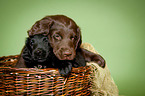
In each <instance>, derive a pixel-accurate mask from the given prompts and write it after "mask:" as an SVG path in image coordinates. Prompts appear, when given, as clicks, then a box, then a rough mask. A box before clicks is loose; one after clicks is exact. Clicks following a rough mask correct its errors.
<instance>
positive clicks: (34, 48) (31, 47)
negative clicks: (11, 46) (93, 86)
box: [22, 35, 50, 62]
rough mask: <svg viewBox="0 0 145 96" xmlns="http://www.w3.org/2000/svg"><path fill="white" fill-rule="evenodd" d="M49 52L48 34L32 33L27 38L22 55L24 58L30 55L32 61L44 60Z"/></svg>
mask: <svg viewBox="0 0 145 96" xmlns="http://www.w3.org/2000/svg"><path fill="white" fill-rule="evenodd" d="M49 52H50V45H49V41H48V36H44V35H34V36H30V37H28V38H27V40H26V45H25V48H24V51H23V53H22V56H23V58H24V59H25V60H27V59H28V57H29V58H30V57H31V59H32V60H34V61H37V62H44V61H45V60H46V59H47V58H48V56H49Z"/></svg>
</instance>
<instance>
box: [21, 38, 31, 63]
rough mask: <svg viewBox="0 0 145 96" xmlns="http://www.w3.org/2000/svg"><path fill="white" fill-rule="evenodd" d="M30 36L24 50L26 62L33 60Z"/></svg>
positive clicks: (23, 55) (23, 54)
mask: <svg viewBox="0 0 145 96" xmlns="http://www.w3.org/2000/svg"><path fill="white" fill-rule="evenodd" d="M29 41H30V40H29V38H27V39H26V43H25V46H24V49H23V52H22V57H23V59H24V60H25V61H26V62H30V61H32V57H31V53H30V50H31V49H30V45H29Z"/></svg>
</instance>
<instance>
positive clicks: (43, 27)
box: [28, 18, 53, 36]
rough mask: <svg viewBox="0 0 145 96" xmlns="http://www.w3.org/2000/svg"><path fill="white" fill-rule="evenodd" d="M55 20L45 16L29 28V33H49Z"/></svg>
mask: <svg viewBox="0 0 145 96" xmlns="http://www.w3.org/2000/svg"><path fill="white" fill-rule="evenodd" d="M52 24H53V22H52V21H51V20H49V19H48V18H43V19H41V20H39V21H37V22H36V23H35V24H34V25H33V26H32V28H31V29H30V30H28V35H29V36H33V35H36V34H43V35H48V34H49V30H50V27H51V26H52Z"/></svg>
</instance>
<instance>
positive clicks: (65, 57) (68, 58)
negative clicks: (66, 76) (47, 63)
mask: <svg viewBox="0 0 145 96" xmlns="http://www.w3.org/2000/svg"><path fill="white" fill-rule="evenodd" d="M56 57H57V58H58V59H59V60H74V58H75V55H71V56H63V55H59V54H56Z"/></svg>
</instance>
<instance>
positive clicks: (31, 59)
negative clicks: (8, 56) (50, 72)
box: [16, 34, 86, 76]
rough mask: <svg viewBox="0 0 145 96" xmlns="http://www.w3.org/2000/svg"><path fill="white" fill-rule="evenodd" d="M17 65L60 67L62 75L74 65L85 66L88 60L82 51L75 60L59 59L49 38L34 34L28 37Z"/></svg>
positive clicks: (67, 72) (66, 73) (65, 74)
mask: <svg viewBox="0 0 145 96" xmlns="http://www.w3.org/2000/svg"><path fill="white" fill-rule="evenodd" d="M20 57H22V58H20V59H19V60H18V63H17V64H16V67H17V68H19V67H26V68H34V67H37V68H58V70H59V72H60V74H61V75H62V76H67V75H68V74H69V72H70V71H71V70H72V67H81V66H85V65H86V62H85V59H84V57H83V56H82V55H81V53H80V52H77V53H76V58H75V59H74V60H59V59H58V58H57V57H56V56H55V55H54V53H53V49H52V47H51V46H50V44H49V39H48V37H47V36H44V35H40V34H39V35H34V36H30V37H28V38H27V39H26V44H25V46H24V49H23V50H22V53H21V55H20ZM22 64H23V65H22Z"/></svg>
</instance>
